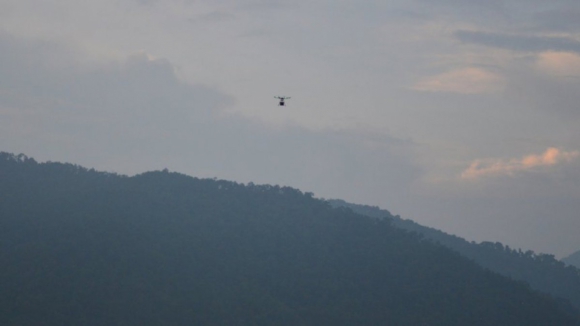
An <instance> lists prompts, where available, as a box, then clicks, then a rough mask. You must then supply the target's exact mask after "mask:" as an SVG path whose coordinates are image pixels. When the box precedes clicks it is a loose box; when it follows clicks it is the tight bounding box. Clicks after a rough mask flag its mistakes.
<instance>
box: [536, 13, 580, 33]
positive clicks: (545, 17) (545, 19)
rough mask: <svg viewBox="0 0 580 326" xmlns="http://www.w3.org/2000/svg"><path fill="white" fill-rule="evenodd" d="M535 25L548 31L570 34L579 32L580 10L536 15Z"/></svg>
mask: <svg viewBox="0 0 580 326" xmlns="http://www.w3.org/2000/svg"><path fill="white" fill-rule="evenodd" d="M533 21H534V23H535V25H536V26H537V27H538V28H540V29H542V30H548V31H557V32H570V31H579V30H580V10H578V9H577V8H575V9H571V8H565V9H556V10H549V11H543V12H539V13H536V14H535V15H534V16H533Z"/></svg>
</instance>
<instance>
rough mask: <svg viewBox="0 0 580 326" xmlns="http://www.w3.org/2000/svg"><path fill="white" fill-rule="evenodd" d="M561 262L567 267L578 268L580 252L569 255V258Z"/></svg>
mask: <svg viewBox="0 0 580 326" xmlns="http://www.w3.org/2000/svg"><path fill="white" fill-rule="evenodd" d="M562 261H563V262H564V263H566V264H568V265H572V266H576V267H577V268H580V250H579V251H576V252H575V253H573V254H571V255H570V256H568V257H566V258H563V259H562Z"/></svg>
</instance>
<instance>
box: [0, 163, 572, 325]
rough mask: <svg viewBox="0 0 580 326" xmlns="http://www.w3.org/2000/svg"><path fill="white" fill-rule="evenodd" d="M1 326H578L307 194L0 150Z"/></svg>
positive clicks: (549, 302)
mask: <svg viewBox="0 0 580 326" xmlns="http://www.w3.org/2000/svg"><path fill="white" fill-rule="evenodd" d="M0 180H1V181H2V182H0V248H1V251H0V266H3V268H2V269H0V279H1V280H2V282H0V325H377V324H391V325H510V326H514V325H527V326H528V325H562V326H565V325H579V324H580V322H579V319H578V318H579V317H578V313H577V312H576V311H573V310H572V309H570V308H569V307H567V306H565V305H563V304H562V303H561V302H558V301H555V300H553V299H551V298H550V297H548V296H545V295H542V294H539V293H536V292H533V291H532V290H530V289H529V288H528V287H527V286H526V285H524V284H522V283H517V282H513V281H511V280H509V279H507V278H505V277H502V276H499V275H497V274H495V273H491V272H489V271H486V270H484V269H482V268H480V267H479V266H477V265H476V264H474V263H472V262H470V261H468V260H467V259H464V258H462V257H461V256H460V255H458V254H456V253H454V252H452V251H450V250H448V249H446V248H443V247H441V246H437V245H434V244H432V243H429V242H426V241H421V240H420V239H419V237H417V236H414V235H412V234H409V233H407V232H404V231H401V230H399V229H397V228H394V227H393V226H391V225H390V223H389V222H388V221H387V220H377V219H371V218H368V217H364V216H361V215H357V214H354V213H353V212H352V211H350V210H347V209H340V208H339V209H333V208H331V207H330V206H329V205H328V204H327V203H326V202H324V201H321V200H317V199H314V198H312V196H311V195H309V194H304V193H302V192H300V191H298V190H295V189H291V188H287V187H278V186H254V185H247V186H246V185H241V184H237V183H233V182H227V181H217V180H207V179H206V180H200V179H196V178H191V177H188V176H185V175H181V174H177V173H168V172H149V173H144V174H141V175H138V176H135V177H126V176H119V175H115V174H110V173H101V172H96V171H93V170H87V169H84V168H81V167H78V166H74V165H71V164H60V163H44V164H38V163H36V162H35V161H34V160H32V159H28V158H26V157H24V156H14V155H11V154H6V153H2V154H0Z"/></svg>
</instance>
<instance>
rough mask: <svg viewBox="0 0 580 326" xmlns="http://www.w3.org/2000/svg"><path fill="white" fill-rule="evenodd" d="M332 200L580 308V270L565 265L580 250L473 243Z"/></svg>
mask: <svg viewBox="0 0 580 326" xmlns="http://www.w3.org/2000/svg"><path fill="white" fill-rule="evenodd" d="M328 202H329V203H330V204H331V205H332V206H333V207H347V208H350V209H352V210H353V211H354V212H356V213H359V214H362V215H366V216H369V217H373V218H379V219H388V220H391V221H392V224H393V225H394V226H396V227H398V228H401V229H403V230H407V231H410V232H415V233H417V234H420V235H421V236H423V237H425V238H426V239H428V240H430V241H433V242H434V243H439V244H441V245H443V246H445V247H447V248H450V249H453V250H455V251H457V252H459V253H460V254H461V255H463V256H465V257H467V258H469V259H472V260H473V261H475V262H476V263H478V264H479V265H481V266H483V267H485V268H488V269H490V270H492V271H494V272H496V273H499V274H501V275H505V276H508V277H511V278H513V279H514V280H518V281H524V282H526V283H528V284H530V286H531V287H532V288H533V289H535V290H538V291H542V292H545V293H549V294H551V295H553V296H556V297H560V298H563V299H567V300H569V301H570V302H571V303H572V304H573V305H574V306H575V307H576V308H577V309H580V269H578V268H575V267H573V266H566V264H564V262H566V263H567V264H570V265H574V262H576V263H578V265H577V266H580V252H578V253H576V254H575V255H572V256H570V257H568V258H567V259H564V260H563V261H564V262H561V261H559V260H557V259H555V257H554V256H553V255H548V254H536V253H534V252H533V251H531V250H528V251H525V252H522V251H521V250H519V249H518V250H515V249H511V248H510V247H508V246H504V245H503V244H501V243H499V242H495V243H493V242H482V243H475V242H469V241H466V240H465V239H463V238H460V237H458V236H455V235H450V234H447V233H445V232H442V231H439V230H437V229H434V228H430V227H426V226H422V225H420V224H418V223H416V222H414V221H412V220H408V219H402V218H401V217H400V216H398V215H397V216H394V215H392V214H391V213H390V212H389V211H388V210H384V209H380V208H379V207H376V206H368V205H357V204H351V203H348V202H346V201H344V200H336V199H334V200H328Z"/></svg>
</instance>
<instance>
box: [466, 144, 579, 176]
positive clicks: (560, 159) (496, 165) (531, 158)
mask: <svg viewBox="0 0 580 326" xmlns="http://www.w3.org/2000/svg"><path fill="white" fill-rule="evenodd" d="M579 156H580V152H579V151H570V152H566V151H563V150H560V149H558V148H555V147H550V148H548V149H547V150H546V151H545V152H544V153H542V154H539V155H537V154H532V155H528V156H525V157H523V158H521V159H511V160H509V161H505V160H501V159H487V160H475V161H473V162H472V163H471V165H470V166H469V167H468V168H467V169H466V170H464V171H463V173H462V174H461V178H462V179H470V180H474V179H479V178H482V177H489V176H500V175H514V174H516V173H518V172H522V171H532V170H537V169H540V168H546V167H550V166H554V165H559V164H565V163H569V162H571V161H573V160H575V159H577V158H578V157H579Z"/></svg>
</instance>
